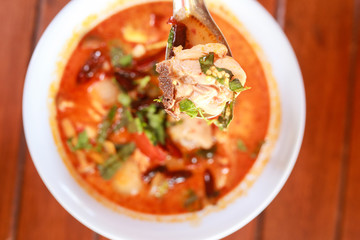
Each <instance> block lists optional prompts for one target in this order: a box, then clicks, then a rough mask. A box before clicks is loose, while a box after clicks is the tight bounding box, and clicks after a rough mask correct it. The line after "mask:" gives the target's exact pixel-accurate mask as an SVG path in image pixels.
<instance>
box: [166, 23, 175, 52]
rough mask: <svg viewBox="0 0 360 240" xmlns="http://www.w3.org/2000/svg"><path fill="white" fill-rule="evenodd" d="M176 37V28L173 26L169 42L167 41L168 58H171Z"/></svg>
mask: <svg viewBox="0 0 360 240" xmlns="http://www.w3.org/2000/svg"><path fill="white" fill-rule="evenodd" d="M174 37H175V27H174V26H173V27H171V29H170V33H169V37H168V40H167V46H166V54H165V55H166V56H167V58H169V57H170V53H171V51H172V48H173V42H174Z"/></svg>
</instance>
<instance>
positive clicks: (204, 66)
mask: <svg viewBox="0 0 360 240" xmlns="http://www.w3.org/2000/svg"><path fill="white" fill-rule="evenodd" d="M199 62H200V68H201V71H202V72H203V73H205V74H206V71H207V70H209V69H210V68H211V67H212V66H213V65H214V53H213V52H211V53H209V54H208V55H205V56H203V57H200V58H199Z"/></svg>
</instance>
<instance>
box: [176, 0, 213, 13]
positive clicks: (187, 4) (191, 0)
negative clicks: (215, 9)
mask: <svg viewBox="0 0 360 240" xmlns="http://www.w3.org/2000/svg"><path fill="white" fill-rule="evenodd" d="M199 10H201V11H206V12H207V8H206V5H205V2H204V0H173V16H177V14H178V13H179V12H185V13H186V14H187V15H189V14H191V13H193V12H195V11H199Z"/></svg>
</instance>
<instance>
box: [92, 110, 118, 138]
mask: <svg viewBox="0 0 360 240" xmlns="http://www.w3.org/2000/svg"><path fill="white" fill-rule="evenodd" d="M116 111H117V106H113V107H112V108H111V109H110V111H109V112H108V114H107V116H106V118H105V120H104V121H103V122H102V124H101V126H100V129H99V132H98V136H97V142H98V144H102V143H104V142H105V140H106V138H107V136H108V132H109V129H110V127H111V125H112V122H113V121H114V118H115V115H116Z"/></svg>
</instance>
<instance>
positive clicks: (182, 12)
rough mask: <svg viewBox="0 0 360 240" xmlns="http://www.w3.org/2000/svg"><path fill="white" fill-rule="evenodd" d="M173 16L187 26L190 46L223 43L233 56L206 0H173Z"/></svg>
mask: <svg viewBox="0 0 360 240" xmlns="http://www.w3.org/2000/svg"><path fill="white" fill-rule="evenodd" d="M173 18H174V19H175V20H176V21H177V22H180V23H182V24H184V25H185V26H186V27H187V31H186V38H187V42H188V44H189V45H190V46H195V45H198V44H206V43H214V42H217V43H222V44H224V45H225V46H226V47H227V49H228V55H229V56H232V55H231V50H230V47H229V45H228V43H227V41H226V39H225V37H224V35H223V34H222V32H221V31H220V29H219V27H218V26H217V25H216V23H215V22H214V19H213V18H212V17H211V15H210V13H209V11H208V9H207V7H206V4H205V2H204V0H173ZM183 47H184V48H186V47H187V46H183ZM166 57H167V58H168V57H169V55H168V54H167V56H166Z"/></svg>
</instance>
